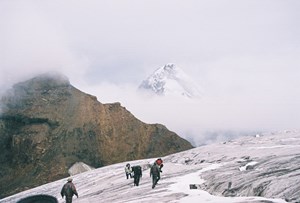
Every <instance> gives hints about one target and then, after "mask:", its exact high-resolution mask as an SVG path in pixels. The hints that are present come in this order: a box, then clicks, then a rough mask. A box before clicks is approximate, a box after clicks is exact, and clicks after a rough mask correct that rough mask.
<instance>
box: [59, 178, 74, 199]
mask: <svg viewBox="0 0 300 203" xmlns="http://www.w3.org/2000/svg"><path fill="white" fill-rule="evenodd" d="M67 181H68V182H67V183H66V184H64V186H63V187H62V189H61V192H60V194H61V197H62V198H64V196H66V203H72V199H73V195H76V196H77V198H78V193H77V191H76V188H75V185H74V184H73V183H72V181H73V179H72V178H68V180H67Z"/></svg>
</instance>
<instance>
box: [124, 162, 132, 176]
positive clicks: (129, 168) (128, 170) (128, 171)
mask: <svg viewBox="0 0 300 203" xmlns="http://www.w3.org/2000/svg"><path fill="white" fill-rule="evenodd" d="M131 173H132V169H131V167H130V164H129V163H128V164H126V166H125V174H126V178H127V179H128V177H130V178H132V174H131Z"/></svg>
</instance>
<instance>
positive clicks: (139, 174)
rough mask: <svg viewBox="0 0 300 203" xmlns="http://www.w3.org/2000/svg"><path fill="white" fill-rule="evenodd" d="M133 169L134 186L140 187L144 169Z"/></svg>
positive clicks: (134, 167)
mask: <svg viewBox="0 0 300 203" xmlns="http://www.w3.org/2000/svg"><path fill="white" fill-rule="evenodd" d="M131 169H132V171H133V178H134V181H133V185H134V186H139V183H140V178H141V177H142V167H141V166H133V167H132V168H131Z"/></svg>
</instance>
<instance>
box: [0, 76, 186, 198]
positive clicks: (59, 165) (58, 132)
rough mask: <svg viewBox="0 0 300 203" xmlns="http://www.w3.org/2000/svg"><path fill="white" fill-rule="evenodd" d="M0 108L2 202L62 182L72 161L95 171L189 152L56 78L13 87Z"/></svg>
mask: <svg viewBox="0 0 300 203" xmlns="http://www.w3.org/2000/svg"><path fill="white" fill-rule="evenodd" d="M1 106H2V114H1V116H0V147H1V149H2V152H1V154H0V163H1V164H0V171H1V176H0V185H1V188H0V194H1V197H4V196H7V195H9V194H13V193H16V192H19V191H22V190H24V189H26V188H27V189H28V188H30V187H34V186H37V185H40V184H44V183H47V182H49V181H54V180H57V179H60V178H63V177H66V176H67V175H68V169H69V168H70V167H71V166H72V165H73V164H74V163H76V162H84V163H86V164H88V165H90V166H92V167H95V168H97V167H101V166H105V165H109V164H113V163H118V162H121V161H126V160H134V159H141V158H150V157H155V156H164V155H166V154H171V153H174V152H178V151H183V150H187V149H190V148H192V146H191V144H190V143H189V142H187V141H186V140H184V139H182V138H180V137H179V136H178V135H176V134H175V133H174V132H171V131H169V130H168V129H167V128H166V127H165V126H163V125H160V124H145V123H143V122H142V121H140V120H138V119H137V118H135V117H134V116H133V115H132V114H131V113H130V112H129V111H127V110H126V109H125V108H124V107H122V106H121V105H120V103H112V104H102V103H100V102H99V101H97V98H96V97H94V96H92V95H88V94H85V93H83V92H81V91H80V90H78V89H76V88H74V87H73V86H72V85H71V84H70V83H69V81H68V79H67V78H66V77H64V76H62V75H59V74H58V75H57V74H54V75H48V74H46V75H41V76H38V77H36V78H33V79H31V80H28V81H25V82H22V83H19V84H16V85H15V86H14V87H13V89H12V90H10V92H9V93H8V94H7V95H6V96H5V97H3V98H2V99H1ZM7 182H9V183H10V184H9V185H5V183H7ZM3 185H5V187H2V186H3Z"/></svg>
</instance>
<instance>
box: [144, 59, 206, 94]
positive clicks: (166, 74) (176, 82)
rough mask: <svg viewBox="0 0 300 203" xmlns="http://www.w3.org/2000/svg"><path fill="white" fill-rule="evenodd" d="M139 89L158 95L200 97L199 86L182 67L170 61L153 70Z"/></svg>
mask: <svg viewBox="0 0 300 203" xmlns="http://www.w3.org/2000/svg"><path fill="white" fill-rule="evenodd" d="M139 90H144V91H149V92H153V93H155V94H157V95H160V96H168V95H173V96H184V97H187V98H200V97H201V91H200V87H199V86H198V85H197V84H196V83H195V82H194V81H193V80H192V78H191V77H189V76H188V75H187V74H186V73H185V72H184V71H183V70H182V69H180V68H179V67H177V66H176V65H175V64H172V63H169V64H166V65H164V66H163V67H161V68H158V69H157V70H155V71H154V72H153V73H152V74H151V75H150V76H149V77H148V78H147V79H146V80H144V81H143V82H142V83H141V84H140V86H139Z"/></svg>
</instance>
